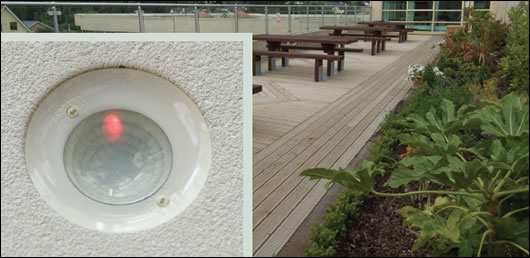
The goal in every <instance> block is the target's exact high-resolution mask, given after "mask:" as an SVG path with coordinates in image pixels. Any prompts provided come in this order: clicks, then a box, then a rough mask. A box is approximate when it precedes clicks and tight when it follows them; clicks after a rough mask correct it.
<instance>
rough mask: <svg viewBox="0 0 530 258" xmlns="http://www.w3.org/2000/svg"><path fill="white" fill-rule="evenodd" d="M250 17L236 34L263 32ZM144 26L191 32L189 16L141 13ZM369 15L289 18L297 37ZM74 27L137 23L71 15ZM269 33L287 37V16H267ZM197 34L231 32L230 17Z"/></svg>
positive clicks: (123, 17) (130, 18) (129, 28)
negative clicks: (278, 21) (321, 27)
mask: <svg viewBox="0 0 530 258" xmlns="http://www.w3.org/2000/svg"><path fill="white" fill-rule="evenodd" d="M251 16H253V17H254V18H239V19H238V24H239V32H251V33H255V34H262V33H265V19H264V16H263V15H260V14H258V15H255V14H251ZM143 17H144V25H145V31H146V32H195V20H194V18H193V16H192V15H186V16H185V15H181V14H177V15H172V14H145V15H144V16H143ZM369 19H370V14H369V13H366V14H364V15H361V14H358V15H353V14H350V15H348V16H347V17H346V16H345V15H342V16H340V15H337V16H335V15H326V16H325V17H324V23H322V15H311V16H310V17H309V29H308V28H307V21H308V20H307V18H306V16H305V15H292V16H291V33H295V34H299V33H306V32H310V31H316V30H318V29H319V28H320V26H322V25H323V24H324V25H334V24H337V25H353V24H355V22H356V21H360V20H366V21H367V20H369ZM75 24H76V25H77V26H80V27H81V30H84V31H100V32H103V31H106V32H138V31H139V25H138V24H139V21H138V15H137V14H132V13H131V14H92V13H87V14H82V13H80V14H75ZM268 24H269V33H270V34H287V33H288V18H287V15H282V16H281V17H280V23H277V21H276V16H275V15H272V14H271V15H269V20H268ZM199 27H200V32H235V20H234V18H200V19H199Z"/></svg>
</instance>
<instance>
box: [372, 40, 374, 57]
mask: <svg viewBox="0 0 530 258" xmlns="http://www.w3.org/2000/svg"><path fill="white" fill-rule="evenodd" d="M373 55H375V40H372V56H373Z"/></svg>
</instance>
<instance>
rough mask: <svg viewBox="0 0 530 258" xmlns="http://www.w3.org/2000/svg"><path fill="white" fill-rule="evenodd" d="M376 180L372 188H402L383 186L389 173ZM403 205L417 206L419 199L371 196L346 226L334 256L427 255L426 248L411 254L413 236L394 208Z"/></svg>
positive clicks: (389, 190) (386, 189)
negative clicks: (349, 224)
mask: <svg viewBox="0 0 530 258" xmlns="http://www.w3.org/2000/svg"><path fill="white" fill-rule="evenodd" d="M390 173H391V171H387V173H386V175H385V177H379V178H378V179H377V185H376V190H377V191H384V192H400V191H403V190H402V189H393V188H390V187H384V186H383V184H384V182H385V181H386V180H387V179H388V177H389V176H390ZM406 205H412V206H415V207H416V208H418V207H419V202H418V201H414V202H411V200H409V199H408V198H388V197H378V196H374V197H371V198H369V199H367V200H366V201H365V202H364V205H363V207H362V208H361V212H360V214H359V217H358V218H357V219H355V221H354V222H353V224H352V225H351V226H350V230H349V232H348V234H347V239H345V241H343V242H342V245H341V246H340V248H339V250H338V251H337V255H338V256H343V257H345V256H398V257H415V256H431V253H432V252H431V250H430V249H429V248H428V247H425V248H422V249H420V250H417V251H416V252H414V253H412V252H411V251H410V249H411V248H412V246H413V245H414V241H415V239H416V236H415V235H414V234H413V233H412V232H410V231H409V230H407V229H406V228H403V217H401V216H400V215H398V214H396V210H398V209H400V208H402V207H403V206H406Z"/></svg>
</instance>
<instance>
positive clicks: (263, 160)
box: [253, 55, 414, 176]
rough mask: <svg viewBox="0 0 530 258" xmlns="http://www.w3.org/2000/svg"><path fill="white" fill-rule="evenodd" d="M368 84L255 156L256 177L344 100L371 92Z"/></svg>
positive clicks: (350, 93)
mask: <svg viewBox="0 0 530 258" xmlns="http://www.w3.org/2000/svg"><path fill="white" fill-rule="evenodd" d="M411 56H412V58H413V57H414V56H413V55H411ZM402 60H403V57H402V58H401V59H399V60H398V61H402ZM392 71H393V69H392V67H390V68H389V69H386V70H384V71H381V72H379V73H378V76H379V75H381V76H380V77H378V78H377V79H376V80H378V79H379V78H381V77H383V76H384V75H385V73H390V72H392ZM334 79H335V78H334ZM367 84H370V81H365V82H364V83H361V85H359V87H355V88H354V89H357V90H360V91H361V92H360V93H358V92H355V91H350V92H349V93H348V94H345V95H343V96H342V97H340V98H339V99H337V100H336V101H335V102H333V103H331V104H330V105H328V106H326V107H325V108H323V109H322V110H320V111H319V112H318V113H316V114H315V115H314V116H312V117H311V118H310V119H308V121H305V122H304V123H303V124H302V125H299V126H297V128H296V130H293V131H291V132H289V134H287V135H285V136H284V137H282V139H279V140H278V141H277V142H275V143H273V144H271V145H270V146H268V147H267V148H266V149H264V150H263V151H261V152H260V153H258V154H257V155H255V156H254V161H253V163H254V176H256V175H258V174H259V173H261V171H262V170H263V169H265V168H266V166H268V165H270V164H271V161H273V160H275V159H276V156H281V155H283V154H284V153H286V152H288V151H289V150H290V148H292V147H293V145H294V144H296V143H297V141H298V139H299V138H304V137H307V134H308V132H309V131H308V130H307V128H306V127H308V126H319V125H318V124H315V122H316V121H319V122H320V123H321V124H325V123H327V122H328V120H330V119H331V118H332V117H322V115H325V114H326V113H327V112H329V111H330V110H337V109H342V108H343V107H344V106H341V105H343V101H342V100H345V99H348V98H352V97H353V98H354V97H356V96H357V95H358V94H362V92H363V91H367V90H369V88H367V87H368V86H367ZM360 88H364V89H360ZM282 140H283V141H282ZM272 153H274V155H271V154H272ZM264 166H265V167H264Z"/></svg>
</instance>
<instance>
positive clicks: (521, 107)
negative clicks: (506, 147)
mask: <svg viewBox="0 0 530 258" xmlns="http://www.w3.org/2000/svg"><path fill="white" fill-rule="evenodd" d="M528 115H529V114H528V103H527V99H526V98H524V97H520V96H517V95H515V94H513V93H510V94H509V95H507V96H506V97H505V98H504V103H503V104H502V106H501V105H499V104H497V103H495V102H491V103H490V104H489V105H487V106H485V107H484V108H482V109H480V110H478V111H477V112H475V114H474V115H472V117H473V118H475V119H482V121H483V124H482V126H481V129H482V131H483V133H484V134H493V135H496V136H499V137H504V138H510V137H521V136H528V131H529V129H528Z"/></svg>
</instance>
